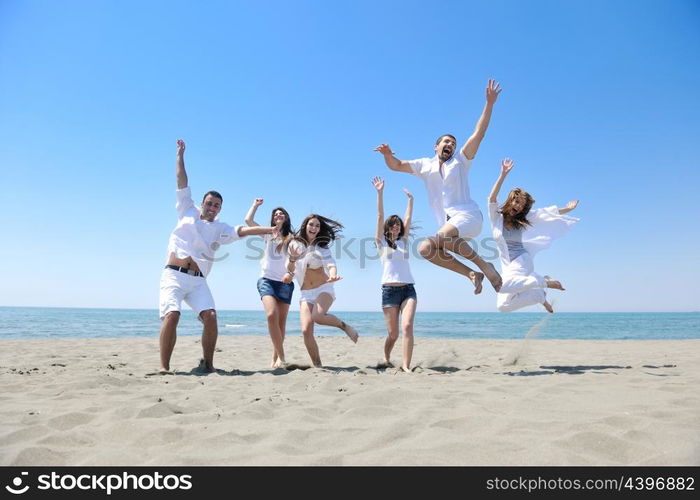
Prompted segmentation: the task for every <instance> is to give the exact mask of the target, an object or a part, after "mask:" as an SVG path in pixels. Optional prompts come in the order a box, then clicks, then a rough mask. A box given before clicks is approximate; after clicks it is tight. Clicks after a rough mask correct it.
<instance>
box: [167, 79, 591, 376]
mask: <svg viewBox="0 0 700 500" xmlns="http://www.w3.org/2000/svg"><path fill="white" fill-rule="evenodd" d="M500 93H501V88H500V85H499V84H498V83H497V82H495V81H494V80H489V81H488V83H487V86H486V104H485V106H484V109H483V111H482V113H481V116H480V117H479V120H478V122H477V124H476V128H475V130H474V132H473V133H472V135H471V136H470V137H469V139H468V140H467V141H466V143H465V144H464V146H463V147H462V148H460V149H457V139H456V138H455V137H454V136H453V135H450V134H445V135H442V136H440V137H439V138H438V139H437V141H436V143H435V146H434V151H435V155H434V156H433V157H431V158H420V159H416V160H410V161H404V160H400V159H398V158H396V156H395V155H394V153H393V151H392V150H391V147H390V146H389V145H388V144H381V145H380V146H378V147H377V148H375V151H378V152H379V153H381V154H382V156H383V157H384V161H385V163H386V165H387V167H388V168H389V169H390V170H393V171H397V172H405V173H408V174H412V175H415V176H417V177H419V178H421V179H423V181H424V183H425V186H426V190H427V193H428V201H429V203H430V207H431V209H432V212H433V214H434V216H435V219H436V221H437V223H438V228H439V229H438V230H437V232H436V233H435V234H434V235H433V236H431V237H429V238H426V239H425V240H424V241H422V242H421V244H420V246H419V253H420V255H421V257H423V258H425V259H426V260H428V261H429V262H431V263H433V264H435V265H437V266H440V267H443V268H446V269H448V270H450V271H453V272H455V273H458V274H460V275H462V276H464V277H466V278H467V279H468V280H469V281H470V282H471V283H472V285H473V287H474V293H475V294H479V293H481V291H482V288H483V286H482V285H483V284H482V282H483V280H484V278H486V279H487V280H488V281H489V283H490V284H491V286H492V287H493V288H494V290H495V291H496V292H497V308H498V310H499V311H502V312H510V311H514V310H517V309H520V308H523V307H527V306H531V305H535V304H541V305H542V306H543V307H544V308H545V309H546V310H547V311H548V312H550V313H551V312H553V308H552V305H551V303H550V302H548V301H547V298H546V289H547V288H552V289H557V290H564V287H563V286H562V285H561V283H560V282H559V281H557V280H554V279H552V278H550V277H549V276H540V275H539V274H537V273H535V271H534V264H533V257H534V255H535V254H536V253H537V252H538V251H540V250H542V249H544V248H547V247H548V246H549V245H550V244H551V242H552V241H553V240H554V239H556V238H558V237H561V236H563V235H564V234H565V233H566V232H567V231H568V229H569V228H570V227H571V226H572V225H573V224H575V223H576V222H577V221H578V219H576V218H573V217H570V216H567V215H565V214H566V213H567V212H570V211H571V210H573V209H575V208H576V206H577V204H578V202H577V201H571V202H569V203H568V204H567V205H566V207H564V208H558V207H556V206H552V207H547V208H542V209H538V210H532V205H533V203H534V201H535V200H534V199H533V198H532V196H531V195H530V194H528V193H527V192H526V191H524V190H522V189H520V188H515V189H513V190H511V191H510V193H509V195H508V197H507V199H506V200H505V202H504V203H503V204H501V205H499V203H498V194H499V192H500V189H501V186H502V184H503V182H504V180H505V179H506V177H507V175H508V174H509V172H510V171H511V170H512V169H513V166H514V162H513V161H512V160H511V159H509V158H506V159H504V160H503V162H502V164H501V172H500V175H499V177H498V179H497V181H496V183H495V185H494V187H493V189H492V191H491V194H490V196H489V199H488V202H489V217H490V220H491V229H492V233H493V237H494V239H495V241H496V244H497V247H498V252H499V257H500V263H501V272H500V273H499V272H498V270H497V269H496V268H495V267H494V265H493V264H491V263H490V262H487V261H485V260H484V259H483V258H482V257H481V256H479V255H478V253H477V252H476V251H475V250H474V249H473V248H472V246H471V245H470V243H469V242H470V240H471V239H473V238H476V237H477V236H478V235H479V234H480V233H481V230H482V225H483V216H482V213H481V210H480V209H479V206H478V205H477V203H476V202H474V200H473V199H472V198H471V195H470V191H469V182H468V179H469V171H470V169H471V165H472V162H473V160H474V157H475V156H476V153H477V151H478V149H479V145H480V144H481V141H482V140H483V138H484V136H485V135H486V130H487V129H488V126H489V122H490V120H491V114H492V112H493V106H494V104H495V103H496V101H497V99H498V96H499V94H500ZM184 152H185V143H184V142H183V141H181V140H178V141H177V160H176V179H177V195H176V196H177V203H176V210H177V214H178V223H177V225H176V227H175V229H174V230H173V231H172V233H171V235H170V240H169V244H168V255H167V260H166V265H165V269H164V270H163V273H162V275H161V283H160V317H161V320H162V326H161V331H160V372H161V373H164V374H166V373H171V372H170V358H171V356H172V352H173V348H174V346H175V341H176V328H177V324H178V321H179V318H180V310H181V303H182V301H185V302H186V303H187V304H188V305H189V306H190V307H191V308H192V309H193V310H194V312H195V313H196V314H197V316H198V318H199V319H200V321H201V322H202V324H203V333H202V353H203V357H202V359H201V361H200V366H199V369H200V370H202V371H204V372H212V371H214V361H213V358H214V350H215V347H216V340H217V336H218V326H217V318H216V309H215V306H214V300H213V298H212V295H211V292H210V290H209V287H208V286H207V283H206V277H207V275H208V274H209V272H210V271H211V267H212V263H213V260H214V259H213V255H214V253H215V252H216V250H217V249H218V248H219V246H220V245H222V244H227V243H232V242H234V241H236V240H238V239H240V238H243V237H245V236H251V235H261V236H263V238H264V242H265V251H264V255H263V257H262V259H261V268H262V270H261V277H260V279H259V280H258V283H257V288H258V292H259V293H260V298H261V301H262V304H263V307H264V309H265V314H266V317H267V324H268V330H269V333H270V338H271V340H272V345H273V354H272V361H271V367H272V368H284V367H286V366H287V362H286V359H285V354H284V338H285V329H286V322H287V315H288V312H289V307H290V305H291V300H292V295H293V293H294V281H296V283H297V285H298V286H299V289H300V292H299V294H300V299H299V301H300V306H299V317H300V322H301V331H302V334H303V338H304V345H305V346H306V349H307V351H308V353H309V357H310V358H311V362H312V364H313V365H314V366H316V367H321V366H322V362H321V355H320V352H319V348H318V344H317V343H316V340H315V337H314V325H315V324H319V325H326V326H333V327H336V328H338V329H340V330H342V331H343V332H345V334H346V335H347V336H348V337H349V338H350V339H351V340H352V341H353V342H357V341H358V337H359V335H358V332H357V330H356V329H355V328H354V327H352V326H351V325H349V324H348V323H346V322H345V321H343V320H342V319H340V318H338V317H337V316H335V315H333V314H331V313H330V312H329V311H330V308H331V306H332V304H333V302H334V301H335V290H334V285H333V284H334V282H335V281H338V280H340V279H341V278H340V276H339V275H338V268H337V265H336V262H335V259H334V258H333V255H332V252H331V250H330V248H329V247H330V245H331V244H332V243H333V241H334V240H335V239H336V238H337V237H338V235H339V233H340V231H342V229H343V226H342V224H341V223H340V222H338V221H335V220H332V219H330V218H327V217H324V216H322V215H319V214H310V215H308V216H307V217H306V218H304V220H303V221H302V222H301V225H300V226H299V229H298V230H297V231H294V229H293V227H292V222H291V218H290V216H289V213H288V212H287V210H285V209H284V208H283V207H276V208H274V209H273V210H272V212H271V216H270V224H269V225H267V226H261V225H260V224H258V223H257V222H256V221H255V220H254V218H255V214H256V212H257V210H258V208H259V207H260V206H261V205H262V203H263V199H262V198H256V199H255V200H254V201H253V204H252V205H251V207H250V209H249V210H248V213H247V214H246V217H245V224H246V225H245V226H243V225H238V226H235V227H232V226H229V225H228V224H225V223H223V222H220V221H219V220H218V218H217V216H218V214H219V212H220V211H221V206H222V203H223V198H222V196H221V194H219V193H218V192H216V191H209V192H207V193H206V194H205V195H204V198H203V199H202V202H201V204H200V206H199V207H197V206H195V204H194V202H193V200H192V195H191V191H190V188H189V185H188V179H187V173H186V171H185V164H184ZM372 185H373V186H374V188H375V190H376V192H377V225H376V233H375V243H376V245H377V249H378V251H379V255H380V257H381V262H382V279H381V285H382V286H381V291H382V310H383V312H384V317H385V320H386V326H387V338H386V341H385V343H384V356H383V361H382V365H383V366H393V364H392V362H391V353H392V350H393V348H394V345H395V344H396V342H397V340H398V337H399V331H401V332H402V333H403V342H402V344H403V345H402V347H403V352H402V354H403V356H402V363H401V369H402V370H404V371H410V370H411V358H412V355H413V344H414V341H413V323H414V317H415V312H416V308H417V300H418V298H417V294H416V290H415V287H414V285H415V282H414V280H413V276H412V274H411V269H410V265H409V260H408V258H409V251H408V247H409V243H408V242H409V237H410V232H411V218H412V213H413V195H412V194H411V193H410V192H409V191H408V190H405V189H404V191H405V193H406V195H407V197H408V203H407V206H406V211H405V214H404V217H403V219H402V218H401V217H400V216H398V215H391V216H389V217H388V218H385V216H384V201H383V191H384V179H382V178H381V177H374V178H373V179H372ZM455 255H457V256H461V257H463V258H465V259H467V260H468V261H469V262H471V263H472V264H473V265H474V266H475V267H477V268H478V270H475V269H472V268H471V267H469V266H467V265H465V264H464V263H463V262H462V261H460V260H459V259H457V258H456V257H455Z"/></svg>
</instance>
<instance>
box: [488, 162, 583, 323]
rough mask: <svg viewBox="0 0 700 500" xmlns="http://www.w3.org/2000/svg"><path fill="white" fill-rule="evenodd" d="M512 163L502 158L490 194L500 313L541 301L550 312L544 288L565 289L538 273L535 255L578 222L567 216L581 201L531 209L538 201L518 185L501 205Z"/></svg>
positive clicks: (497, 301) (550, 308)
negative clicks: (503, 187) (497, 263)
mask: <svg viewBox="0 0 700 500" xmlns="http://www.w3.org/2000/svg"><path fill="white" fill-rule="evenodd" d="M513 165H514V163H513V160H511V159H510V158H506V159H504V160H503V162H502V163H501V174H500V175H499V177H498V180H497V181H496V184H494V186H493V189H492V190H491V196H489V216H490V218H491V230H492V232H493V237H494V239H495V240H496V245H497V246H498V253H499V256H500V260H501V277H502V279H503V284H502V285H501V289H500V291H499V293H498V297H497V299H496V306H497V308H498V310H499V311H501V312H511V311H515V310H517V309H521V308H523V307H527V306H531V305H535V304H542V306H543V307H544V308H545V309H546V310H547V312H550V313H552V312H554V309H553V308H552V305H551V304H550V303H549V302H548V301H547V294H546V292H545V290H546V289H547V288H553V289H556V290H564V287H563V286H562V285H561V283H560V282H559V281H556V280H553V279H551V278H550V277H549V276H540V275H539V274H537V273H536V272H535V267H534V262H533V258H534V256H535V254H536V253H537V252H539V251H540V250H544V249H545V248H548V247H549V246H550V245H551V243H552V241H553V240H554V239H556V238H560V237H561V236H563V235H564V234H566V232H568V230H569V229H570V228H571V226H573V225H574V224H575V223H576V222H578V221H579V219H577V218H575V217H569V216H567V215H564V214H566V213H568V212H571V211H572V210H573V209H575V208H576V206H577V205H578V200H577V201H570V202H569V203H568V204H567V205H566V207H564V208H558V207H556V206H551V207H546V208H540V209H537V210H532V211H531V208H532V205H533V203H534V202H535V200H534V199H533V198H532V196H530V194H529V193H527V192H526V191H524V190H522V189H520V188H515V189H513V190H511V191H510V193H509V194H508V198H507V199H506V201H505V203H504V204H503V205H502V206H501V207H500V208H499V206H498V193H499V191H500V190H501V185H502V184H503V181H504V180H505V178H506V176H507V175H508V173H509V172H510V171H511V170H512V169H513Z"/></svg>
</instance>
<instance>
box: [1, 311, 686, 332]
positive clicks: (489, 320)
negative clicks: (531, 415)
mask: <svg viewBox="0 0 700 500" xmlns="http://www.w3.org/2000/svg"><path fill="white" fill-rule="evenodd" d="M335 314H336V315H338V316H339V317H340V318H341V319H343V320H345V321H347V322H348V323H350V324H352V325H353V326H354V327H355V328H357V330H358V331H359V332H360V335H364V336H377V337H379V336H384V335H386V328H385V326H384V316H383V315H382V313H381V312H335ZM218 315H219V334H220V335H267V322H266V321H265V315H264V313H263V311H262V310H260V311H218ZM545 316H546V313H539V312H538V313H513V314H502V313H490V312H489V313H437V312H418V313H416V319H415V330H414V332H415V335H416V336H418V337H437V338H452V339H518V338H523V337H524V336H525V335H526V334H527V332H528V330H529V329H530V327H532V326H534V325H535V324H537V323H539V322H540V321H542V320H543V319H544V318H545ZM159 328H160V321H159V319H158V312H157V311H156V310H145V309H70V308H44V307H0V340H2V339H30V338H115V337H157V335H158V331H159ZM287 333H288V335H301V330H300V329H299V313H298V312H295V311H291V312H290V313H289V319H288V321H287ZM316 333H317V335H326V336H333V335H340V336H342V335H344V334H343V333H342V332H340V331H339V330H337V329H334V328H328V327H318V326H317V329H316ZM200 334H201V326H200V323H199V322H198V321H197V319H196V318H195V316H194V313H192V311H189V310H186V311H185V312H183V315H182V318H181V320H180V326H179V327H178V335H200ZM537 338H540V339H697V338H700V313H698V312H689V313H555V314H553V315H549V316H548V318H547V320H546V321H545V322H544V325H543V327H542V328H541V330H539V332H538V333H537Z"/></svg>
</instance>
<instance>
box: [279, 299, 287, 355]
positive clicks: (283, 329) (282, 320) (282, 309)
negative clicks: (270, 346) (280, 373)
mask: <svg viewBox="0 0 700 500" xmlns="http://www.w3.org/2000/svg"><path fill="white" fill-rule="evenodd" d="M277 310H278V311H279V327H280V334H281V336H282V345H283V346H284V337H285V335H286V333H287V315H288V314H289V304H285V303H284V302H278V303H277ZM282 359H283V361H282V363H283V364H282V366H280V367H284V364H286V362H285V361H284V357H283V358H282Z"/></svg>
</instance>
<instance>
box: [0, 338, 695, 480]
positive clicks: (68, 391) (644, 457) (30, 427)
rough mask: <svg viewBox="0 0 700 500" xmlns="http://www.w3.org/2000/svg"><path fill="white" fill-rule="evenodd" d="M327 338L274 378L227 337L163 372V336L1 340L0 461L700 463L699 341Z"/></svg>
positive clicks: (245, 341)
mask: <svg viewBox="0 0 700 500" xmlns="http://www.w3.org/2000/svg"><path fill="white" fill-rule="evenodd" d="M318 342H319V347H320V350H321V356H322V359H323V362H324V364H325V365H326V367H325V368H323V369H295V370H290V371H285V370H274V371H273V370H271V369H269V361H270V355H271V344H270V340H269V339H268V338H266V337H254V336H235V337H233V336H226V337H220V338H219V342H218V347H217V353H216V358H215V363H216V366H217V368H218V370H219V371H218V372H217V373H214V374H209V375H201V374H197V373H193V369H194V367H195V366H196V365H197V362H198V360H199V357H200V354H201V349H200V345H199V338H197V337H180V338H179V339H178V344H177V346H176V347H175V351H174V355H173V360H172V367H173V369H174V371H175V372H176V373H175V375H169V376H162V375H153V372H154V370H155V368H157V366H158V365H157V363H158V339H157V338H155V337H154V338H152V339H140V338H129V339H74V340H46V339H42V340H18V341H2V342H1V343H0V346H2V350H1V354H0V377H1V378H0V380H1V384H2V391H1V393H0V402H1V404H0V422H1V423H0V464H2V465H48V466H57V465H124V466H128V465H151V466H152V465H700V393H699V392H698V387H700V340H649V341H638V340H625V341H603V340H530V341H527V342H525V341H521V340H444V339H422V338H417V339H416V346H415V351H414V365H415V366H416V369H415V371H414V372H413V373H403V372H401V371H399V370H397V369H395V368H387V369H378V368H377V363H378V361H379V359H380V357H381V351H382V345H383V339H382V338H376V337H375V338H371V337H366V338H361V339H360V342H359V343H358V344H357V345H353V344H352V343H351V342H350V341H349V340H348V339H346V338H341V337H319V338H318ZM285 349H286V351H287V360H288V361H290V362H296V363H299V364H300V365H306V364H308V356H307V354H306V351H305V349H304V346H303V343H302V340H301V338H299V337H289V338H288V339H287V341H286V342H285ZM395 355H397V356H400V343H399V344H397V346H396V348H395ZM516 357H517V361H516V362H515V364H513V360H514V359H515V358H516ZM394 361H395V362H400V358H398V357H396V359H395V360H394ZM397 364H398V363H397Z"/></svg>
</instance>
